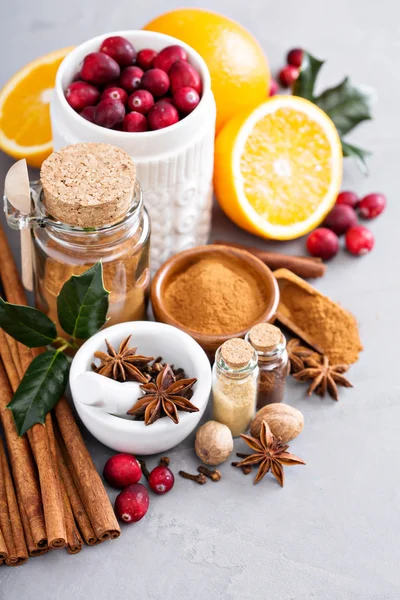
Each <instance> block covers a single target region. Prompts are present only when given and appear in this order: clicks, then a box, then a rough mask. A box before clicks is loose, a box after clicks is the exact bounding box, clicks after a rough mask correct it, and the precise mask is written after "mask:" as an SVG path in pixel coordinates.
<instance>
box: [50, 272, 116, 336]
mask: <svg viewBox="0 0 400 600" xmlns="http://www.w3.org/2000/svg"><path fill="white" fill-rule="evenodd" d="M108 296H109V292H107V290H106V289H105V288H104V285H103V267H102V264H101V263H100V262H99V263H96V264H95V265H93V267H91V268H90V269H88V270H87V271H85V273H83V274H82V275H73V276H72V277H71V279H69V280H68V281H67V282H66V283H65V284H64V285H63V287H62V289H61V292H60V293H59V295H58V298H57V311H58V319H59V321H60V325H61V327H62V328H63V329H64V331H66V332H67V333H69V334H70V335H71V336H72V337H73V339H76V338H78V339H81V340H86V339H88V338H90V337H91V336H92V335H94V334H95V333H96V332H97V331H98V330H99V329H100V328H101V327H102V326H103V325H104V323H105V322H106V320H107V311H108Z"/></svg>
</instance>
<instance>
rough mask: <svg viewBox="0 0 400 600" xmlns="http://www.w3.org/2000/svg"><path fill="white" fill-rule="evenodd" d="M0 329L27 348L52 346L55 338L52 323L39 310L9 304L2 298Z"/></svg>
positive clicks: (0, 304)
mask: <svg viewBox="0 0 400 600" xmlns="http://www.w3.org/2000/svg"><path fill="white" fill-rule="evenodd" d="M0 327H2V328H3V329H4V331H5V332H6V333H8V335H10V336H11V337H13V338H14V339H16V340H18V342H21V344H25V346H28V347H29V348H39V347H40V346H46V345H47V344H52V343H53V342H54V340H55V339H56V337H57V330H56V326H55V325H54V323H53V321H52V320H51V319H49V317H47V316H46V315H45V314H43V313H42V312H40V310H37V309H36V308H32V307H31V306H19V305H18V304H9V303H8V302H5V300H3V298H0Z"/></svg>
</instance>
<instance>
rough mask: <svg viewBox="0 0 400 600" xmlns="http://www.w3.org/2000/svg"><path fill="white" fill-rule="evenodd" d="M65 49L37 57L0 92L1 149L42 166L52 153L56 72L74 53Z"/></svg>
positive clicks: (35, 165) (31, 163) (32, 163)
mask: <svg viewBox="0 0 400 600" xmlns="http://www.w3.org/2000/svg"><path fill="white" fill-rule="evenodd" d="M71 50H72V47H71V48H63V49H62V50H56V51H55V52H50V54H46V55H45V56H41V57H40V58H37V59H36V60H34V61H33V62H31V63H29V64H27V65H26V66H25V67H23V68H22V69H21V70H20V71H18V72H17V73H16V74H15V75H13V77H11V79H10V80H9V81H8V82H7V83H6V84H5V86H4V87H3V89H2V90H1V91H0V149H1V150H3V151H4V152H6V153H7V154H10V155H11V156H13V157H14V158H16V159H20V158H26V160H27V163H28V164H29V165H30V166H31V167H40V165H41V164H42V162H43V161H44V159H45V158H47V156H48V155H49V154H50V153H51V151H52V139H51V138H52V135H51V126H50V110H49V103H50V99H51V92H52V88H53V87H54V84H55V80H56V73H57V69H58V67H59V65H60V63H61V62H62V60H63V59H64V58H65V56H66V55H67V54H68V53H69V52H71Z"/></svg>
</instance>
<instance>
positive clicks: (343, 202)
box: [307, 192, 386, 260]
mask: <svg viewBox="0 0 400 600" xmlns="http://www.w3.org/2000/svg"><path fill="white" fill-rule="evenodd" d="M385 207H386V198H385V196H384V195H383V194H368V195H367V196H365V197H364V198H362V199H361V200H360V199H359V198H358V196H357V194H355V193H354V192H341V193H340V194H339V195H338V197H337V199H336V204H335V206H334V207H333V209H332V210H331V212H330V213H329V214H328V216H327V217H326V219H325V221H324V222H323V224H322V225H323V227H320V228H319V229H315V231H313V232H312V233H310V235H309V236H308V238H307V250H308V252H309V253H310V254H312V255H313V256H318V257H319V258H322V259H323V260H329V259H330V258H333V257H334V256H335V255H336V254H337V253H338V251H339V236H341V235H344V236H345V246H346V249H347V250H348V251H349V252H350V253H351V254H354V255H355V256H362V255H363V254H367V252H370V250H372V248H373V247H374V243H375V240H374V236H373V234H372V233H371V231H370V230H369V229H367V228H366V227H364V226H363V225H358V215H359V216H360V217H361V218H363V219H374V218H375V217H377V216H378V215H380V214H381V213H382V212H383V211H384V209H385ZM357 212H358V215H357Z"/></svg>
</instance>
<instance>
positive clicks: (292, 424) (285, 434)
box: [250, 402, 304, 443]
mask: <svg viewBox="0 0 400 600" xmlns="http://www.w3.org/2000/svg"><path fill="white" fill-rule="evenodd" d="M263 421H266V422H267V423H268V425H269V428H270V429H271V431H272V433H273V434H274V436H275V437H280V438H282V441H283V442H285V443H286V442H290V440H293V439H294V438H295V437H297V436H298V435H299V433H301V432H302V430H303V427H304V417H303V415H302V413H301V412H300V411H299V410H297V408H293V406H289V405H288V404H282V403H281V402H279V403H274V404H268V405H267V406H264V407H263V408H262V409H261V410H259V411H258V413H256V416H255V417H254V419H253V420H252V422H251V424H250V433H251V435H252V436H253V437H255V438H258V437H259V436H260V429H261V423H262V422H263Z"/></svg>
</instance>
